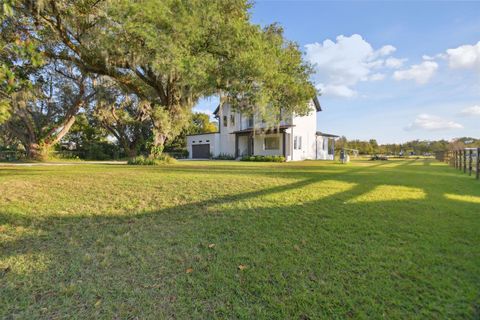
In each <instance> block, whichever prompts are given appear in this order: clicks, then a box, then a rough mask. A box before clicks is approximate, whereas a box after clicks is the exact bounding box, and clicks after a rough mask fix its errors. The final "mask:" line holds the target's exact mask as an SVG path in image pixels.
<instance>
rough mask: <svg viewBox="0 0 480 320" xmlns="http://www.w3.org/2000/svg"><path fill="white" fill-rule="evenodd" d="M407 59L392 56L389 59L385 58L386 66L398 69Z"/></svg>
mask: <svg viewBox="0 0 480 320" xmlns="http://www.w3.org/2000/svg"><path fill="white" fill-rule="evenodd" d="M405 61H407V59H398V58H393V57H390V58H388V59H387V60H385V66H387V67H389V68H393V69H398V68H401V67H402V66H403V63H404V62H405Z"/></svg>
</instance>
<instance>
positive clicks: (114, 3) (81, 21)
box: [10, 0, 315, 153]
mask: <svg viewBox="0 0 480 320" xmlns="http://www.w3.org/2000/svg"><path fill="white" fill-rule="evenodd" d="M10 2H11V3H13V5H12V9H13V10H12V12H13V15H14V16H16V17H17V18H19V19H20V20H19V21H22V23H23V26H24V27H23V30H26V35H25V36H24V37H25V38H28V37H30V38H31V39H32V40H31V41H34V42H35V43H36V44H38V46H37V49H38V51H39V52H41V53H42V56H44V57H45V58H46V59H54V60H58V59H59V60H63V61H65V62H68V63H72V64H74V65H75V66H76V67H77V68H78V69H79V70H81V71H82V72H83V73H85V74H88V75H92V76H102V77H108V78H110V79H111V80H113V81H114V82H115V83H116V85H118V87H119V88H120V89H121V90H123V91H124V92H126V94H128V95H135V96H136V97H137V98H138V99H139V100H141V101H144V102H147V103H146V104H143V105H142V108H145V110H146V114H147V116H148V117H149V121H150V122H151V124H152V128H153V130H152V132H153V138H152V141H153V146H154V148H153V152H154V153H160V152H162V150H163V146H164V143H165V141H166V139H169V138H173V137H175V136H176V135H178V134H179V133H180V132H181V130H182V129H183V127H184V126H185V125H187V123H188V120H189V118H190V113H191V109H192V107H193V106H194V105H195V103H196V102H197V101H198V99H199V98H201V97H203V96H210V95H215V94H218V95H220V97H221V103H225V102H229V103H231V104H232V105H233V106H234V107H235V108H239V109H242V111H243V112H252V113H253V112H261V113H264V114H267V115H268V114H278V113H279V111H280V110H281V109H283V110H287V111H294V112H297V113H305V112H307V102H308V100H309V99H311V98H312V97H313V95H315V89H314V88H313V86H312V85H311V83H310V82H309V80H308V79H309V75H310V68H309V67H308V65H306V64H305V63H304V62H303V61H302V58H301V53H300V51H299V50H298V47H297V46H296V45H295V44H294V43H291V42H288V41H286V40H285V39H284V37H283V33H282V30H281V28H279V27H278V26H275V25H273V26H270V27H267V28H266V29H263V30H262V29H261V28H260V27H259V26H256V25H253V24H252V23H251V22H250V20H249V12H248V10H249V8H250V5H249V3H248V2H247V1H245V0H231V1H224V0H208V1H205V0H142V1H129V0H110V1H102V0H79V1H73V0H43V1H33V0H27V1H21V0H10Z"/></svg>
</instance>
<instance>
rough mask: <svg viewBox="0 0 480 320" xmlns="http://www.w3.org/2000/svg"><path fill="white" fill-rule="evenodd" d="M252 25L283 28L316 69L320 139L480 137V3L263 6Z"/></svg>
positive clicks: (207, 107) (205, 105)
mask: <svg viewBox="0 0 480 320" xmlns="http://www.w3.org/2000/svg"><path fill="white" fill-rule="evenodd" d="M252 21H253V22H254V23H257V24H260V25H267V24H270V23H273V22H278V23H280V24H281V25H282V26H283V27H284V30H285V36H286V38H288V39H289V40H293V41H295V42H297V43H298V44H299V45H300V46H301V48H302V50H303V51H304V53H305V59H306V60H308V61H309V62H311V63H313V64H314V65H315V71H316V73H315V75H314V76H313V78H312V80H313V82H314V83H315V85H316V86H317V88H318V89H319V90H320V91H321V92H322V96H321V97H320V102H321V104H322V106H323V108H324V111H323V112H320V113H319V114H318V129H319V130H321V131H325V132H329V133H335V134H339V135H345V136H347V138H349V139H357V138H358V139H370V138H376V139H377V140H378V141H379V142H382V143H386V142H402V141H407V140H413V139H430V140H432V139H441V138H443V139H451V138H454V137H460V136H473V137H476V138H480V2H473V1H472V2H458V1H454V2H434V1H424V2H413V1H409V2H380V1H353V2H349V1H338V2H322V1H257V2H256V3H255V4H254V7H253V9H252ZM217 104H218V100H217V99H215V98H213V99H205V100H203V101H201V102H200V103H199V105H198V106H197V108H196V110H198V111H210V112H211V111H212V110H213V109H214V108H215V107H216V105H217Z"/></svg>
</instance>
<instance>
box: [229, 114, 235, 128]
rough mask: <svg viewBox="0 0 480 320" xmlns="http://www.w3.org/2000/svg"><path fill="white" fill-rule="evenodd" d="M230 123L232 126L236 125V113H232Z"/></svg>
mask: <svg viewBox="0 0 480 320" xmlns="http://www.w3.org/2000/svg"><path fill="white" fill-rule="evenodd" d="M230 125H232V126H234V125H235V115H234V114H231V115H230Z"/></svg>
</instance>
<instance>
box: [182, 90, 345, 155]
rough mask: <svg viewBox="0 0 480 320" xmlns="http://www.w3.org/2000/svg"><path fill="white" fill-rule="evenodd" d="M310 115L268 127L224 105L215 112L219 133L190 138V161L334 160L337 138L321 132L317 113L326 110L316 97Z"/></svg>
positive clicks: (289, 117) (288, 117)
mask: <svg viewBox="0 0 480 320" xmlns="http://www.w3.org/2000/svg"><path fill="white" fill-rule="evenodd" d="M309 107H310V112H309V114H308V115H307V116H296V115H294V114H291V115H282V118H281V119H279V123H277V124H274V125H273V126H272V125H271V124H270V125H269V126H267V125H266V123H264V122H263V121H262V119H260V117H257V116H249V115H243V114H241V113H240V112H237V111H235V110H233V109H232V108H231V107H230V105H228V104H224V105H223V107H222V110H220V106H219V107H217V109H216V110H215V111H214V115H215V117H216V118H217V119H218V122H219V132H215V133H208V134H197V135H190V136H187V149H188V152H189V158H190V159H207V158H215V157H218V156H219V155H229V156H231V157H234V158H236V159H238V158H241V157H244V156H251V155H263V156H267V155H279V156H284V157H285V159H286V161H295V160H306V159H319V160H333V157H334V151H335V150H334V146H335V138H336V137H337V136H335V135H331V134H325V133H321V132H319V131H317V113H318V112H320V111H322V108H321V106H320V103H319V101H318V99H317V98H316V97H315V98H314V99H312V101H311V102H310V104H309Z"/></svg>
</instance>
